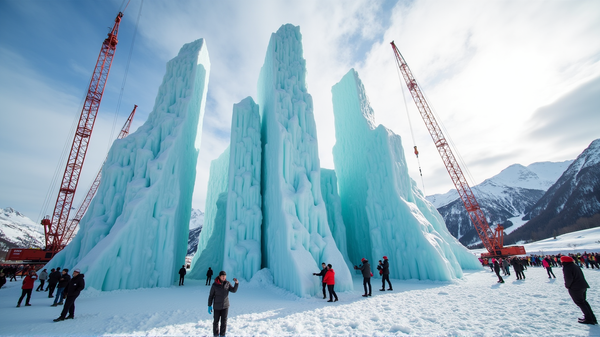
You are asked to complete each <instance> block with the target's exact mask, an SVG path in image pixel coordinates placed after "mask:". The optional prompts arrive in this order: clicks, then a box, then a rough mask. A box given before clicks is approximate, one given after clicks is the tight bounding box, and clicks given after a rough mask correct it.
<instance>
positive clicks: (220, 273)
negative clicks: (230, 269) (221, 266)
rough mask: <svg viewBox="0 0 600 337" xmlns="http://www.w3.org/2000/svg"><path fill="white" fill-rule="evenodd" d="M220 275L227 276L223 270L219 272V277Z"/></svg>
mask: <svg viewBox="0 0 600 337" xmlns="http://www.w3.org/2000/svg"><path fill="white" fill-rule="evenodd" d="M221 275H227V273H226V272H225V271H224V270H221V271H220V272H219V276H221Z"/></svg>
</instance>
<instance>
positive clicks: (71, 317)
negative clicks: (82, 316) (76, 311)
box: [65, 316, 75, 319]
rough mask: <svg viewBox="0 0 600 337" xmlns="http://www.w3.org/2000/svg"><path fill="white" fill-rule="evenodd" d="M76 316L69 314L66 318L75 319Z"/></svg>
mask: <svg viewBox="0 0 600 337" xmlns="http://www.w3.org/2000/svg"><path fill="white" fill-rule="evenodd" d="M73 318H75V316H67V317H66V318H65V319H73Z"/></svg>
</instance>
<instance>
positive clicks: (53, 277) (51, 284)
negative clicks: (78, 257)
mask: <svg viewBox="0 0 600 337" xmlns="http://www.w3.org/2000/svg"><path fill="white" fill-rule="evenodd" d="M59 279H60V269H54V268H52V269H51V270H50V275H48V287H47V288H46V290H48V297H49V298H52V297H54V295H53V294H54V289H56V285H57V284H58V280H59Z"/></svg>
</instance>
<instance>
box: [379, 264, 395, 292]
mask: <svg viewBox="0 0 600 337" xmlns="http://www.w3.org/2000/svg"><path fill="white" fill-rule="evenodd" d="M381 272H382V273H381V289H379V291H385V281H387V283H388V286H389V288H388V290H394V289H392V283H391V282H390V263H389V261H388V258H387V256H384V257H383V263H382V264H381Z"/></svg>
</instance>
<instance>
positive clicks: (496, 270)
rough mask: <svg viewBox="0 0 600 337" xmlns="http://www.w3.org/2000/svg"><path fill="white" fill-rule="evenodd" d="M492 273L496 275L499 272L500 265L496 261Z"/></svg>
mask: <svg viewBox="0 0 600 337" xmlns="http://www.w3.org/2000/svg"><path fill="white" fill-rule="evenodd" d="M494 271H495V272H496V273H499V272H500V264H498V260H494Z"/></svg>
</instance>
